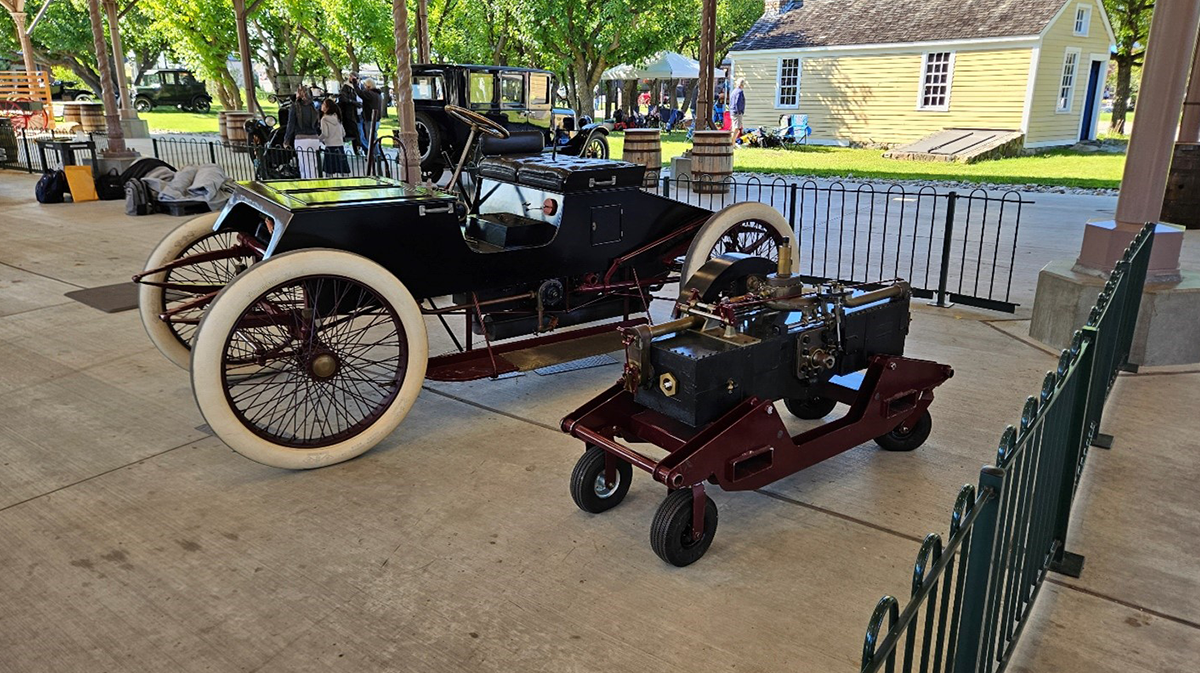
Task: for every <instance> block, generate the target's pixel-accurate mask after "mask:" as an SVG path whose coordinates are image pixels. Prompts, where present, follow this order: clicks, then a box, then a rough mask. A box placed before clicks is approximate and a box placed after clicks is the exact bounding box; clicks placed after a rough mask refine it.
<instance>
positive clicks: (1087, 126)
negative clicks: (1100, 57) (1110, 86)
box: [1079, 61, 1104, 140]
mask: <svg viewBox="0 0 1200 673" xmlns="http://www.w3.org/2000/svg"><path fill="white" fill-rule="evenodd" d="M1103 77H1104V61H1092V70H1091V73H1090V74H1088V85H1087V95H1086V96H1084V97H1083V120H1082V123H1081V124H1080V125H1079V139H1080V140H1092V139H1093V134H1094V131H1095V130H1096V99H1097V95H1098V94H1099V93H1100V87H1101V86H1102V82H1101V79H1102V78H1103Z"/></svg>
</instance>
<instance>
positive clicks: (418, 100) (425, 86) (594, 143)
mask: <svg viewBox="0 0 1200 673" xmlns="http://www.w3.org/2000/svg"><path fill="white" fill-rule="evenodd" d="M556 87H557V85H556V83H555V81H554V74H553V73H551V72H550V71H548V70H537V69H534V68H513V67H507V66H492V65H415V66H413V99H414V101H413V102H414V105H415V107H416V112H417V138H418V140H419V142H420V149H421V168H422V170H423V171H424V172H426V174H429V175H440V174H441V172H442V170H443V169H445V168H448V167H451V166H453V165H454V164H455V163H456V162H457V161H458V159H459V154H460V153H461V152H462V148H463V145H464V143H465V142H466V139H467V135H468V133H469V132H470V128H469V127H468V126H467V125H465V124H462V123H461V122H457V121H456V120H455V119H454V118H453V117H452V116H451V115H449V114H447V113H446V110H445V108H446V106H447V105H456V106H459V107H464V108H467V109H469V110H472V111H474V112H477V113H479V114H482V115H483V116H485V117H487V118H489V119H492V120H494V121H496V122H498V123H499V124H500V125H501V126H503V127H504V128H506V129H508V130H509V131H510V132H513V133H519V132H524V131H536V132H538V133H541V134H542V136H543V147H545V148H550V147H552V146H553V147H554V148H555V151H557V152H560V153H562V154H569V155H573V156H585V157H591V158H596V159H607V158H608V156H609V153H608V132H609V129H608V128H607V127H605V126H604V125H602V124H597V123H592V121H591V120H590V119H589V118H586V117H585V118H582V119H580V120H576V118H575V113H574V111H572V110H567V109H561V108H555V107H554V92H555V90H556Z"/></svg>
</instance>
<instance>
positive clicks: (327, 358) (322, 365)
mask: <svg viewBox="0 0 1200 673" xmlns="http://www.w3.org/2000/svg"><path fill="white" fill-rule="evenodd" d="M308 369H309V371H311V372H312V375H313V376H315V377H317V378H318V379H327V378H329V377H331V376H333V375H334V374H336V373H337V370H338V360H337V358H336V357H334V356H333V355H332V354H330V353H321V354H320V355H318V356H317V357H315V358H313V359H312V362H311V363H309V365H308Z"/></svg>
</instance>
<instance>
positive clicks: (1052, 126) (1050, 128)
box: [729, 0, 1114, 148]
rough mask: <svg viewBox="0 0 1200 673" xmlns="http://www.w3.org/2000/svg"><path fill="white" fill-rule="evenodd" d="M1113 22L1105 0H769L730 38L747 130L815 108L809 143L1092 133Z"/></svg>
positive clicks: (1028, 140)
mask: <svg viewBox="0 0 1200 673" xmlns="http://www.w3.org/2000/svg"><path fill="white" fill-rule="evenodd" d="M1113 42H1114V38H1113V33H1112V27H1111V25H1110V24H1109V21H1108V17H1107V15H1106V14H1105V12H1104V7H1103V4H1102V3H1101V2H1100V1H1099V0H1066V1H1064V0H991V1H987V0H790V1H789V0H767V2H766V9H765V12H764V14H763V16H762V18H760V19H759V20H758V21H757V22H756V23H755V24H754V27H753V28H751V29H750V31H749V32H747V33H746V35H744V36H743V37H742V38H741V39H740V40H739V41H738V42H737V43H736V44H735V45H734V46H733V48H732V49H731V51H730V54H729V58H730V60H731V61H732V63H733V71H734V77H735V79H736V78H745V80H746V88H745V93H746V113H745V120H744V121H745V126H746V128H756V127H759V126H763V127H766V128H774V127H776V126H779V125H780V118H781V116H783V115H791V114H802V115H808V123H809V126H811V128H812V136H811V138H810V140H809V142H810V143H813V144H828V145H850V144H882V145H895V144H898V143H905V142H910V141H913V140H917V139H919V138H922V137H924V136H927V135H929V134H931V133H934V132H936V131H939V130H941V129H945V128H983V129H1003V130H1009V131H1017V132H1020V133H1023V134H1024V144H1025V147H1027V148H1038V147H1053V146H1057V145H1071V144H1074V143H1076V142H1079V141H1080V140H1089V139H1094V138H1095V137H1096V131H1097V126H1098V124H1097V122H1098V119H1099V116H1100V105H1101V99H1102V97H1103V90H1104V78H1105V73H1106V70H1107V64H1108V59H1109V49H1110V46H1111V45H1112V44H1113Z"/></svg>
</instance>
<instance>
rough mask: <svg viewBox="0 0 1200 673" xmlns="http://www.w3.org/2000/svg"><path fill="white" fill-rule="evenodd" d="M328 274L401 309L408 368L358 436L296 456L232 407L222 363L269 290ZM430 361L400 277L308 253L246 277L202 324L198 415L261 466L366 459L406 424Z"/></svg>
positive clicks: (263, 265) (196, 362)
mask: <svg viewBox="0 0 1200 673" xmlns="http://www.w3.org/2000/svg"><path fill="white" fill-rule="evenodd" d="M322 274H329V275H332V276H342V277H345V278H350V279H352V280H355V281H358V282H360V283H363V284H365V285H367V286H368V287H370V288H371V289H373V290H374V291H375V292H377V293H379V295H380V296H381V297H383V298H384V299H386V300H387V301H388V302H389V303H390V304H391V305H392V307H393V308H394V309H395V311H396V314H397V316H398V317H399V318H400V324H401V325H402V326H403V328H404V332H405V336H406V338H407V339H408V364H407V368H406V369H405V374H404V381H403V382H402V383H401V384H400V390H399V392H398V393H397V394H396V397H395V398H393V399H392V401H391V404H389V405H388V407H387V409H385V410H384V412H383V413H382V414H380V416H379V418H378V419H376V421H375V422H374V423H373V424H372V425H370V426H369V427H367V428H366V429H365V430H363V431H362V432H360V433H359V434H357V435H355V436H353V437H350V438H349V439H346V440H343V441H341V442H338V443H337V444H332V445H329V446H325V447H321V448H314V449H296V448H291V447H287V446H280V445H279V444H276V443H274V442H271V441H269V440H267V439H264V438H263V437H260V436H259V435H257V434H255V433H254V432H253V431H252V430H250V429H249V428H248V427H246V425H245V424H244V423H243V422H242V421H241V419H239V418H238V417H237V415H236V414H235V413H234V411H233V409H231V408H230V406H229V402H228V398H227V397H226V395H225V387H224V383H223V381H222V359H223V354H224V350H225V344H226V340H227V338H228V336H229V333H230V331H231V330H232V329H233V327H234V323H235V322H236V321H237V320H238V319H239V318H240V317H241V315H242V313H243V312H244V311H245V310H246V308H247V307H248V306H249V305H250V304H251V303H252V302H254V301H255V300H256V299H258V297H260V296H261V295H262V294H263V293H265V292H267V291H268V290H270V289H271V288H274V287H276V286H278V285H281V284H283V283H286V282H287V281H288V280H290V279H293V278H298V277H301V276H310V275H322ZM428 361H429V338H428V335H427V334H426V332H425V321H424V319H423V318H422V317H421V309H420V307H419V306H418V305H417V302H416V300H414V299H413V297H412V295H411V294H410V293H409V292H408V290H407V289H406V288H405V287H404V284H403V283H401V282H400V281H399V280H398V279H397V278H396V277H395V276H394V275H392V274H391V272H389V271H388V270H386V269H384V268H383V267H382V266H380V265H378V264H376V263H375V262H372V261H371V260H369V259H367V258H366V257H362V256H360V255H355V254H353V253H349V252H343V251H340V250H329V249H324V248H310V249H306V250H297V251H294V252H288V253H284V254H282V255H277V256H275V257H272V258H270V259H268V260H266V261H264V262H260V263H258V264H255V265H254V266H252V267H250V268H249V269H247V270H245V271H243V272H242V273H241V274H239V275H238V276H237V277H236V278H234V279H233V281H232V282H231V283H229V285H226V286H225V289H223V290H221V292H220V294H218V295H217V297H216V299H214V300H213V303H212V305H211V306H209V308H208V311H207V312H206V313H205V314H204V319H203V320H201V321H200V329H199V330H198V332H197V335H196V340H195V343H194V344H193V345H192V393H193V395H195V397H196V404H197V405H198V406H199V407H200V413H201V414H202V415H203V416H204V420H205V421H206V422H207V423H208V426H209V427H210V428H212V430H213V432H214V433H215V434H216V435H217V437H219V438H220V439H221V440H222V441H224V442H225V443H226V444H227V445H229V448H231V449H233V450H234V451H237V452H238V453H240V454H242V455H243V456H245V457H247V458H249V459H250V460H253V461H255V462H259V463H262V464H263V465H270V466H272V467H280V468H284V469H289V470H307V469H312V468H317V467H324V466H326V465H333V464H335V463H340V462H342V461H345V460H349V459H351V458H354V457H355V456H358V455H361V454H363V453H365V452H367V451H368V450H369V449H371V448H372V447H374V446H375V445H376V444H378V443H379V442H381V441H383V439H384V438H386V437H387V436H388V435H390V434H391V433H392V431H394V430H395V429H396V427H397V426H399V425H400V422H401V421H403V420H404V417H405V416H407V415H408V412H409V410H410V409H412V405H413V403H414V402H416V400H417V395H418V394H419V393H420V392H421V385H422V383H424V380H425V367H426V365H427V364H428Z"/></svg>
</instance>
